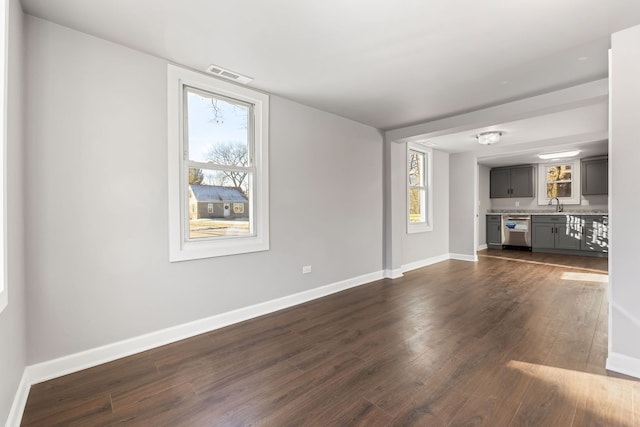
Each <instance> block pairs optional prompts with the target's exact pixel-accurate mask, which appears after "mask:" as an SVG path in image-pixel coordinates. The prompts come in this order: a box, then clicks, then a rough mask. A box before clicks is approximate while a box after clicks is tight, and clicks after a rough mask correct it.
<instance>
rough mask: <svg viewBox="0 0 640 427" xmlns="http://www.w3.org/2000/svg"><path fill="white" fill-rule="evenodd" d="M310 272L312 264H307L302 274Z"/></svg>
mask: <svg viewBox="0 0 640 427" xmlns="http://www.w3.org/2000/svg"><path fill="white" fill-rule="evenodd" d="M309 273H311V266H310V265H305V266H304V267H302V274H309Z"/></svg>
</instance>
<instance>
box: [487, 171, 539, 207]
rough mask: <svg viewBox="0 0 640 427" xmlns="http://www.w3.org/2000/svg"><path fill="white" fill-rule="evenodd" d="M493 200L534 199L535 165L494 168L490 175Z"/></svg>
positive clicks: (490, 189) (490, 190)
mask: <svg viewBox="0 0 640 427" xmlns="http://www.w3.org/2000/svg"><path fill="white" fill-rule="evenodd" d="M489 179H490V182H489V193H490V197H491V198H492V199H499V198H509V197H533V195H534V188H533V165H521V166H509V167H503V168H493V169H491V171H490V174H489Z"/></svg>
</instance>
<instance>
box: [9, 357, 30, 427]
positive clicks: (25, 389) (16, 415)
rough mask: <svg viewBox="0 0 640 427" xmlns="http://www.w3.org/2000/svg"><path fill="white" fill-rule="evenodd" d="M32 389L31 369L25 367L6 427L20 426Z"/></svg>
mask: <svg viewBox="0 0 640 427" xmlns="http://www.w3.org/2000/svg"><path fill="white" fill-rule="evenodd" d="M30 389H31V378H30V377H29V369H28V368H27V369H25V370H24V372H23V373H22V378H21V379H20V384H19V385H18V390H17V391H16V395H15V397H14V398H13V404H12V405H11V410H10V411H9V417H8V418H7V423H6V424H5V426H6V427H19V426H20V423H21V422H22V414H23V413H24V408H25V406H26V405H27V398H28V397H29V390H30Z"/></svg>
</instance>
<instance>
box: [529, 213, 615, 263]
mask: <svg viewBox="0 0 640 427" xmlns="http://www.w3.org/2000/svg"><path fill="white" fill-rule="evenodd" d="M608 244H609V242H608V216H607V215H572V214H564V215H533V216H532V217H531V250H532V251H534V252H549V253H561V254H572V255H591V256H607V252H608Z"/></svg>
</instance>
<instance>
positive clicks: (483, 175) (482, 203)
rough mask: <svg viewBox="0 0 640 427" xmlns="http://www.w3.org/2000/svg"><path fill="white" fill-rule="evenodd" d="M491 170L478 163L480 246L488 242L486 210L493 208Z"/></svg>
mask: <svg viewBox="0 0 640 427" xmlns="http://www.w3.org/2000/svg"><path fill="white" fill-rule="evenodd" d="M489 170H490V168H489V167H487V166H484V165H478V246H482V245H486V244H487V215H486V212H487V210H488V209H490V208H491V199H490V198H489Z"/></svg>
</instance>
